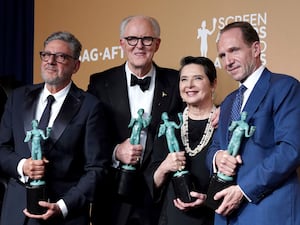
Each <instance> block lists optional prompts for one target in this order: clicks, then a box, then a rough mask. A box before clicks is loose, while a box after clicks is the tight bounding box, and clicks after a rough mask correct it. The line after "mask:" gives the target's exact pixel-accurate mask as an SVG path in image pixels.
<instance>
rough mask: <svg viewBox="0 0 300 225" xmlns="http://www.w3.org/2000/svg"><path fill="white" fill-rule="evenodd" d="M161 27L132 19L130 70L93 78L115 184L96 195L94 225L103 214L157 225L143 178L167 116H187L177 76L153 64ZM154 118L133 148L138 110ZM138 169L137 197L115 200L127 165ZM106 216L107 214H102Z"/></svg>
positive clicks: (127, 42)
mask: <svg viewBox="0 0 300 225" xmlns="http://www.w3.org/2000/svg"><path fill="white" fill-rule="evenodd" d="M160 42H161V39H160V27H159V24H158V22H157V21H156V20H155V19H154V18H151V17H148V16H130V17H127V18H125V19H124V20H123V21H122V22H121V26H120V45H121V47H122V49H123V51H124V53H125V55H126V56H127V61H126V63H125V64H123V65H120V66H117V67H114V68H111V69H108V70H106V71H104V72H100V73H96V74H93V75H92V76H91V78H90V83H89V87H88V91H89V92H91V93H92V94H94V95H95V96H97V97H98V98H99V99H100V101H101V102H102V103H103V104H104V108H105V113H106V118H107V120H108V121H109V124H110V127H109V130H108V132H109V133H110V136H111V137H112V138H113V146H112V150H111V154H112V155H111V157H112V159H113V164H112V170H111V171H112V175H111V176H110V177H111V178H112V181H111V183H110V184H108V185H107V186H106V188H103V187H99V188H98V189H97V195H98V197H97V199H98V200H97V201H96V203H95V204H94V207H93V211H92V223H93V225H100V224H103V220H104V217H103V214H105V215H106V216H107V220H105V221H109V222H108V223H106V224H113V225H117V224H118V225H156V224H157V219H158V216H159V212H160V208H159V206H158V205H155V204H154V202H153V201H152V199H151V195H150V192H149V189H148V187H147V185H146V179H147V177H146V176H144V172H145V168H146V167H147V163H148V162H149V159H150V157H151V154H152V145H153V140H154V137H155V134H156V131H157V128H158V125H159V123H160V118H161V114H162V112H165V111H166V112H168V113H169V114H170V115H172V114H173V115H174V114H175V113H177V112H179V111H181V110H182V108H183V107H182V101H181V99H180V96H179V91H178V81H179V80H178V79H179V77H178V76H179V75H178V72H177V71H176V70H173V69H168V68H162V67H159V66H158V65H156V64H155V63H154V62H153V57H154V55H155V53H156V52H157V50H158V49H159V46H160ZM141 108H142V109H144V116H145V118H147V117H148V116H151V117H152V119H151V122H150V124H149V126H148V127H147V129H144V130H143V131H142V133H141V143H140V144H134V145H133V144H131V143H130V140H129V139H130V138H129V137H130V132H131V130H130V129H129V128H128V124H129V122H130V119H131V118H136V117H137V112H138V110H139V109H141ZM124 164H125V165H126V164H132V165H135V166H136V167H137V177H138V180H137V181H136V184H137V186H138V187H135V190H136V191H135V192H134V194H133V195H132V196H125V197H124V196H120V195H118V194H116V191H115V190H116V189H117V188H118V181H116V180H114V177H115V176H114V175H113V174H118V173H119V171H120V168H121V167H122V165H124ZM101 212H102V213H103V212H105V213H103V214H101Z"/></svg>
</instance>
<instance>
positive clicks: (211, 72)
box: [179, 56, 217, 84]
mask: <svg viewBox="0 0 300 225" xmlns="http://www.w3.org/2000/svg"><path fill="white" fill-rule="evenodd" d="M189 64H197V65H200V66H203V68H204V72H205V74H206V75H207V77H208V79H209V81H210V83H211V84H213V83H214V81H215V80H216V79H217V71H216V67H215V65H214V63H213V62H212V61H211V60H210V59H209V58H206V57H201V56H199V57H194V56H186V57H184V58H182V59H181V61H180V65H181V67H180V69H179V74H181V71H182V68H183V67H184V66H186V65H189Z"/></svg>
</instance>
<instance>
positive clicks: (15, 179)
mask: <svg viewBox="0 0 300 225" xmlns="http://www.w3.org/2000/svg"><path fill="white" fill-rule="evenodd" d="M80 51H81V44H80V42H79V41H78V40H77V39H76V37H74V36H73V35H72V34H70V33H68V32H56V33H53V34H51V35H50V36H49V37H48V38H47V39H46V40H45V42H44V50H43V51H42V52H40V57H41V60H42V63H41V74H42V78H43V80H44V82H45V83H41V84H36V85H31V86H24V87H21V88H17V89H15V90H14V91H13V92H12V93H11V95H10V97H9V98H8V100H7V104H6V108H5V112H4V114H3V118H2V121H1V127H0V169H1V172H2V171H3V172H4V173H5V174H7V175H8V176H9V181H8V187H7V191H6V193H5V197H4V202H3V210H2V215H1V225H23V224H24V225H42V224H43V225H44V224H55V225H78V224H80V225H88V224H89V212H90V211H89V207H90V203H91V202H92V201H93V199H94V193H95V188H96V185H97V183H98V182H99V183H101V182H102V181H103V179H104V176H105V175H106V174H107V168H108V166H109V165H110V155H108V154H107V150H106V149H105V148H106V143H108V138H106V132H105V120H104V118H103V112H102V108H101V106H100V102H99V101H98V100H97V98H96V97H94V96H92V95H91V94H89V93H86V92H84V91H83V90H81V89H79V88H78V87H77V86H76V85H75V84H74V83H73V82H72V80H71V78H72V75H73V74H75V73H76V72H77V71H78V69H79V67H80V61H79V55H80ZM48 95H52V96H53V97H54V99H55V100H54V103H53V104H52V109H51V116H50V120H49V122H48V127H51V134H50V137H49V138H48V139H47V140H46V142H45V144H44V145H43V149H42V150H43V158H42V159H37V160H33V159H32V158H31V149H30V145H29V144H28V143H25V142H24V139H25V136H26V132H27V131H29V130H31V129H32V127H31V124H32V121H33V120H34V119H36V120H38V121H39V120H40V118H41V115H42V112H43V110H44V108H45V105H46V102H47V96H48ZM40 179H43V180H44V181H45V182H46V186H47V193H48V198H49V200H48V201H40V202H39V204H40V206H42V207H45V208H46V209H47V211H46V212H45V213H44V214H42V215H35V214H30V213H29V212H28V210H27V209H26V188H25V184H26V183H27V182H30V181H31V180H40Z"/></svg>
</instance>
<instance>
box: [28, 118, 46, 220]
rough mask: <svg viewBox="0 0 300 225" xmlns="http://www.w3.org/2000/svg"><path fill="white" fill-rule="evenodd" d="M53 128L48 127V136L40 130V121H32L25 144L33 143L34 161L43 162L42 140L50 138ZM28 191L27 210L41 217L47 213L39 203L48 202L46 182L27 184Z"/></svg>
mask: <svg viewBox="0 0 300 225" xmlns="http://www.w3.org/2000/svg"><path fill="white" fill-rule="evenodd" d="M50 131H51V128H50V127H47V129H46V135H45V133H44V131H43V130H41V129H38V121H37V120H33V121H32V130H30V131H27V132H26V137H25V139H24V142H30V141H31V158H32V159H33V160H41V159H42V158H43V156H42V149H41V139H43V140H46V139H48V138H49V136H50ZM26 190H27V210H28V212H30V213H31V214H36V215H41V214H44V213H45V212H46V211H47V208H44V207H42V206H40V205H39V203H38V202H39V201H47V200H48V197H47V190H46V182H45V181H43V180H31V181H30V182H29V183H28V184H26Z"/></svg>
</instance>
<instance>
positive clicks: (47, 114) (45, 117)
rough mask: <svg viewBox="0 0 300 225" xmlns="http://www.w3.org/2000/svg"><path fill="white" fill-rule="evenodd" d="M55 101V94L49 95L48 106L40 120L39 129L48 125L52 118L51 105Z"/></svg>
mask: <svg viewBox="0 0 300 225" xmlns="http://www.w3.org/2000/svg"><path fill="white" fill-rule="evenodd" d="M54 101H55V98H54V97H53V95H48V97H47V105H46V108H45V109H44V112H43V114H42V117H41V119H40V122H39V126H38V127H39V129H42V130H45V129H46V127H47V126H48V123H49V119H50V113H51V106H52V103H53V102H54Z"/></svg>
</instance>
